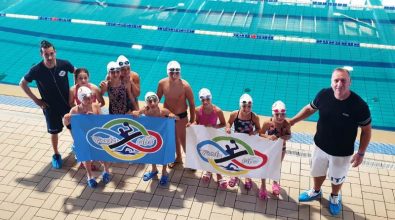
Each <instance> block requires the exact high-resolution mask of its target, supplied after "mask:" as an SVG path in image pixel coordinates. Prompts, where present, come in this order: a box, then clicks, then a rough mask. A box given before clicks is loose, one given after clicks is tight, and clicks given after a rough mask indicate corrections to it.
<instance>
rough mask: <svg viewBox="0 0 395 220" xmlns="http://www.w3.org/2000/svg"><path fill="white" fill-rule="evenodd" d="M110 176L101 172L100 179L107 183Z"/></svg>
mask: <svg viewBox="0 0 395 220" xmlns="http://www.w3.org/2000/svg"><path fill="white" fill-rule="evenodd" d="M110 179H111V176H110V174H109V173H106V172H103V174H102V180H103V183H104V184H107V183H109V182H110Z"/></svg>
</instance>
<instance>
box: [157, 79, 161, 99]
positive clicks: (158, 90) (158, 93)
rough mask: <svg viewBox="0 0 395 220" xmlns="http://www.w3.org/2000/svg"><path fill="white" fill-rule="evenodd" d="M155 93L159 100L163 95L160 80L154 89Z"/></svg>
mask: <svg viewBox="0 0 395 220" xmlns="http://www.w3.org/2000/svg"><path fill="white" fill-rule="evenodd" d="M156 95H157V96H158V99H159V101H160V100H161V99H162V96H163V83H162V80H161V81H159V83H158V88H157V89H156Z"/></svg>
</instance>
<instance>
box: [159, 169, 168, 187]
mask: <svg viewBox="0 0 395 220" xmlns="http://www.w3.org/2000/svg"><path fill="white" fill-rule="evenodd" d="M166 168H167V166H166V165H163V166H162V176H161V177H160V180H159V185H161V186H166V185H167V183H168V182H169V174H168V173H167V170H166Z"/></svg>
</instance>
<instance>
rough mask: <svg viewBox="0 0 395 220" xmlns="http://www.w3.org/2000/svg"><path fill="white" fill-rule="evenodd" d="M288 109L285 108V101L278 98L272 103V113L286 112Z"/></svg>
mask: <svg viewBox="0 0 395 220" xmlns="http://www.w3.org/2000/svg"><path fill="white" fill-rule="evenodd" d="M286 111H287V109H286V108H285V104H284V102H282V101H280V100H278V101H276V102H275V103H273V105H272V113H273V114H275V113H285V112H286Z"/></svg>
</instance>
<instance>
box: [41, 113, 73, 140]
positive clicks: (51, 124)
mask: <svg viewBox="0 0 395 220" xmlns="http://www.w3.org/2000/svg"><path fill="white" fill-rule="evenodd" d="M69 111H70V108H64V109H63V110H59V109H54V108H51V107H47V108H45V109H43V113H44V116H45V121H46V122H47V131H48V133H50V134H58V133H60V132H61V131H62V130H63V121H62V119H63V116H64V115H65V114H66V113H68V112H69Z"/></svg>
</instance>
